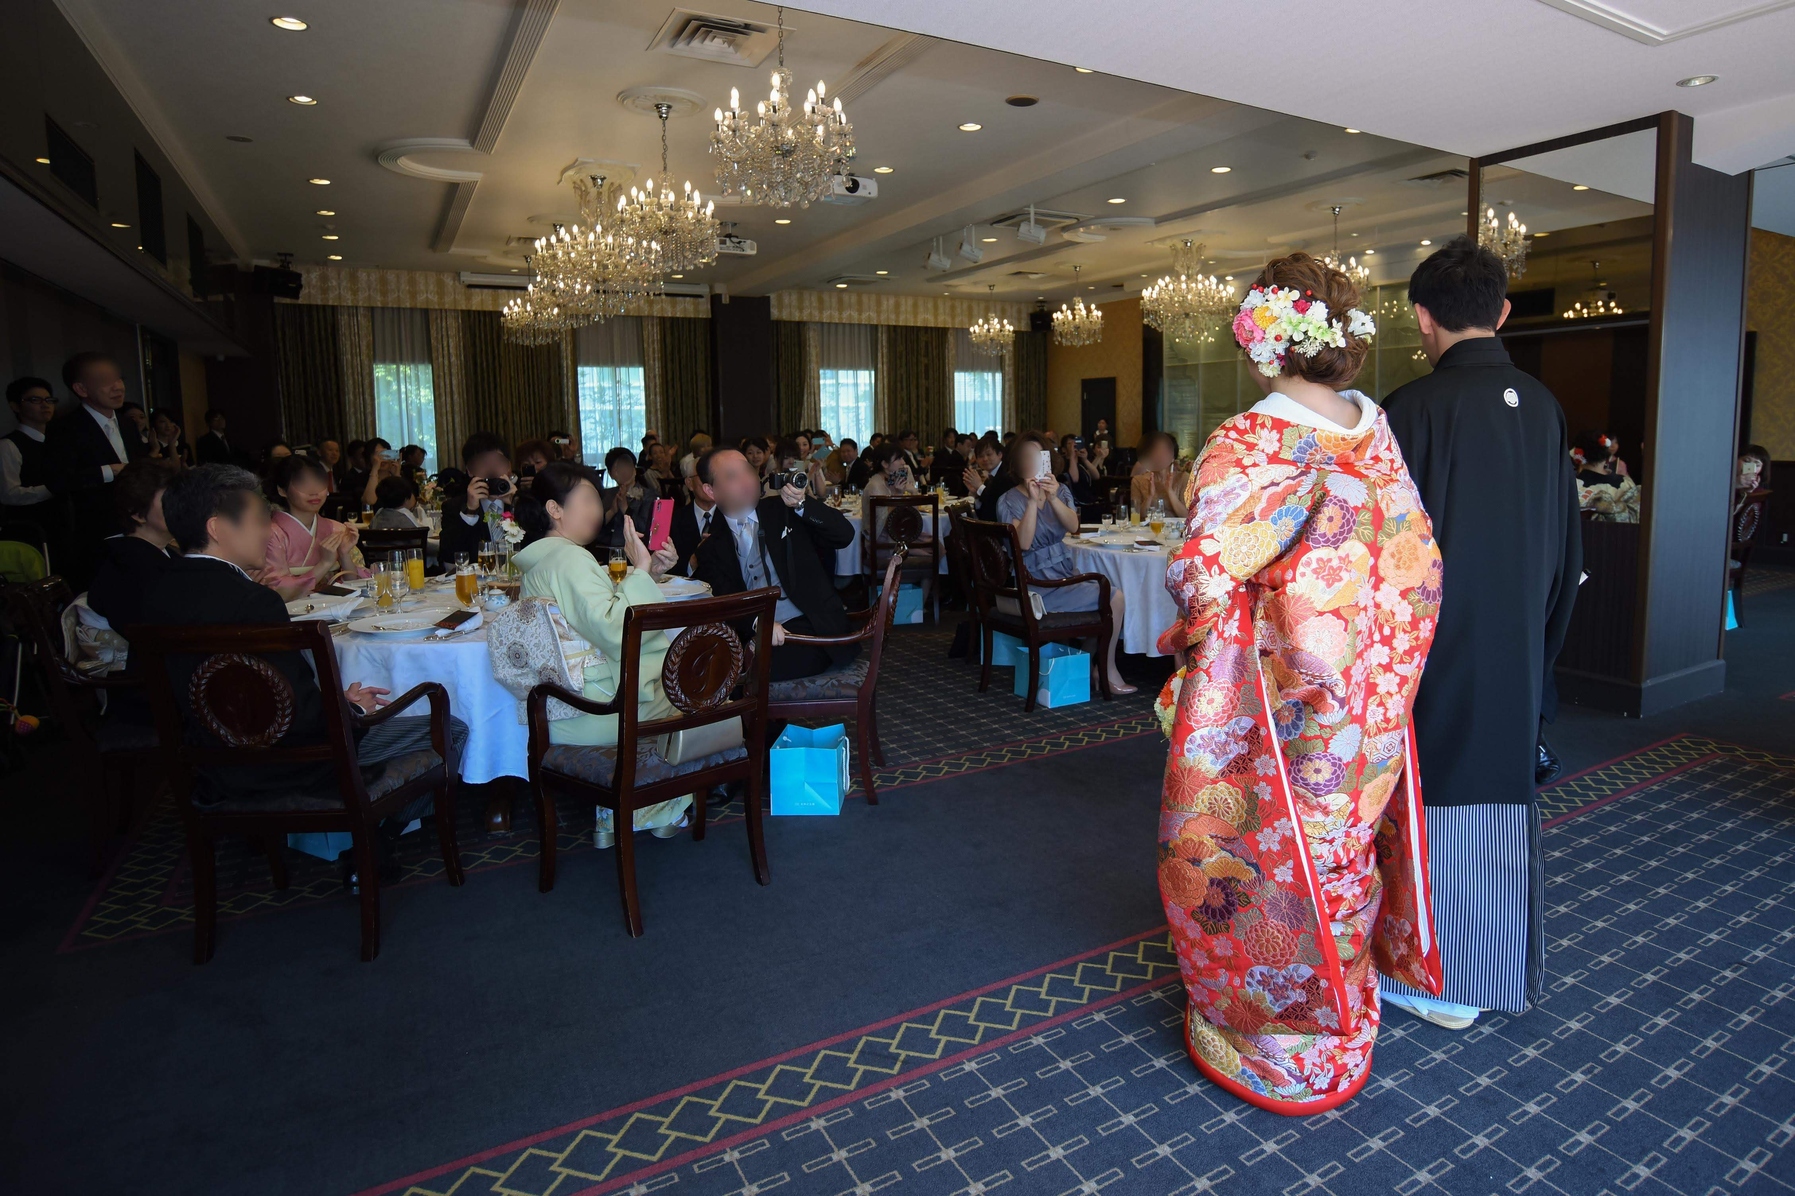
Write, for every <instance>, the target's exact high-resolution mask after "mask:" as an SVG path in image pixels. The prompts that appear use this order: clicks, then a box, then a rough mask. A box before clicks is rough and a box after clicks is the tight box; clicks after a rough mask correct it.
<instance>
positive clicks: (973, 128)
mask: <svg viewBox="0 0 1795 1196" xmlns="http://www.w3.org/2000/svg"><path fill="white" fill-rule="evenodd" d="M984 127H985V126H984V125H981V124H979V123H978V122H977V121H976V120H969V121H967V122H966V123H965V124H963V125H961V126H960V132H962V133H976V132H978V131H979V130H980V129H982V128H984Z"/></svg>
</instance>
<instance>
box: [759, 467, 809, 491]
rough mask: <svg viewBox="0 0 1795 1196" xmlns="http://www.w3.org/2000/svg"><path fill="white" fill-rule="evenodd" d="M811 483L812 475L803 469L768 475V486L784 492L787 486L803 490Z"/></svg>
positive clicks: (781, 471)
mask: <svg viewBox="0 0 1795 1196" xmlns="http://www.w3.org/2000/svg"><path fill="white" fill-rule="evenodd" d="M809 482H810V475H809V474H807V473H805V472H804V471H803V470H801V469H792V470H784V469H782V470H780V471H779V472H777V473H770V474H768V475H767V485H769V486H771V487H772V488H773V489H775V490H783V489H785V488H786V487H787V486H797V487H798V488H800V489H802V488H803V487H804V486H805V485H807V484H808V483H809Z"/></svg>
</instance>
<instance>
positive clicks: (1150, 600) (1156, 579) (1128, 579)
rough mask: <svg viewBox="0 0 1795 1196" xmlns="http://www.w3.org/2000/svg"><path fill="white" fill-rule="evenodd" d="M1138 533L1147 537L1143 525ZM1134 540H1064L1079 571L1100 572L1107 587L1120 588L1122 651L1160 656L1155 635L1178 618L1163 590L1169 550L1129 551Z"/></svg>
mask: <svg viewBox="0 0 1795 1196" xmlns="http://www.w3.org/2000/svg"><path fill="white" fill-rule="evenodd" d="M1140 533H1141V538H1143V539H1144V538H1147V531H1146V529H1145V528H1142V529H1140ZM1134 540H1135V537H1134V536H1132V535H1119V536H1112V537H1108V538H1104V539H1099V540H1086V539H1082V538H1078V537H1072V538H1068V539H1067V540H1066V547H1067V548H1069V549H1071V550H1072V561H1073V563H1074V565H1075V566H1076V567H1077V569H1078V571H1079V572H1080V573H1101V574H1103V576H1105V577H1107V578H1109V581H1110V585H1111V586H1113V587H1118V588H1120V589H1121V591H1122V601H1123V608H1122V650H1123V651H1124V652H1143V653H1145V654H1146V655H1148V656H1160V655H1163V653H1161V652H1160V651H1159V634H1160V632H1162V631H1164V630H1165V629H1166V628H1168V627H1170V626H1171V625H1172V624H1173V623H1174V622H1176V621H1177V619H1178V605H1177V603H1175V602H1173V601H1172V596H1171V595H1170V594H1168V593H1166V566H1167V565H1168V564H1169V563H1170V562H1171V551H1170V550H1169V549H1165V548H1160V549H1157V550H1153V551H1147V552H1132V551H1130V550H1129V546H1130V545H1131V544H1133V543H1134Z"/></svg>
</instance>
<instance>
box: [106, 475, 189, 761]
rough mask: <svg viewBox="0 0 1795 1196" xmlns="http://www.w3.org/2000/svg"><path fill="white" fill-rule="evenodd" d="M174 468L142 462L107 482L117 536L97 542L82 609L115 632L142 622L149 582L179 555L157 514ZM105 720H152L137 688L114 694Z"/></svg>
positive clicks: (127, 661) (128, 665) (128, 668)
mask: <svg viewBox="0 0 1795 1196" xmlns="http://www.w3.org/2000/svg"><path fill="white" fill-rule="evenodd" d="M179 470H180V466H179V465H177V464H176V463H175V462H173V461H165V460H159V459H154V458H146V459H145V460H142V461H133V462H131V464H129V465H127V466H125V467H124V468H123V469H122V470H120V471H119V475H118V480H117V481H115V482H114V483H112V498H113V501H114V502H116V503H117V504H118V515H119V534H118V535H116V536H113V537H111V538H110V539H107V540H102V541H101V542H100V562H99V564H98V565H97V566H96V567H95V568H94V575H93V584H91V585H89V586H88V587H87V606H88V609H89V610H91V611H93V612H94V613H95V614H97V615H99V616H100V617H101V618H102V619H105V620H106V622H107V623H109V624H111V625H112V629H113V630H114V631H119V632H122V629H123V628H126V627H134V626H136V625H137V624H139V623H141V622H143V600H144V595H145V594H147V593H148V592H149V589H150V584H151V582H152V581H154V580H155V578H156V577H157V576H158V575H159V574H160V573H161V572H162V571H163V570H164V569H166V568H168V565H169V562H170V561H173V560H175V559H177V558H178V557H179V556H180V550H179V549H178V548H177V547H176V546H175V542H174V536H173V535H172V534H171V533H170V532H169V530H168V523H167V521H166V520H165V519H164V518H163V515H162V492H163V491H164V490H165V489H166V488H167V487H168V483H169V482H170V481H171V480H172V479H173V478H174V476H175V474H176V473H177V472H179ZM131 662H132V658H131V657H129V656H127V657H126V658H125V672H124V675H125V676H126V677H130V676H132V675H133V672H132V667H131ZM106 717H107V718H111V719H118V720H120V721H122V722H128V723H133V724H136V725H138V726H148V725H149V724H150V722H151V718H150V711H149V707H148V705H146V704H145V702H144V700H143V694H142V691H140V690H136V689H122V690H117V691H115V692H114V693H113V695H112V698H111V700H110V701H109V702H108V703H107V705H106Z"/></svg>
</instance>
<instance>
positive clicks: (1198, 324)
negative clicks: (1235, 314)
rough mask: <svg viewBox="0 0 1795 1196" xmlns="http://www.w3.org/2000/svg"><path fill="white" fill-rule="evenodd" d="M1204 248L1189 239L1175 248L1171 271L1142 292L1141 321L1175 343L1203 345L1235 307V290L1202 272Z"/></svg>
mask: <svg viewBox="0 0 1795 1196" xmlns="http://www.w3.org/2000/svg"><path fill="white" fill-rule="evenodd" d="M1202 260H1203V246H1201V245H1197V244H1193V243H1192V241H1191V239H1190V238H1189V237H1186V238H1185V239H1184V243H1183V244H1182V245H1174V246H1172V269H1173V271H1174V273H1171V274H1168V275H1166V276H1165V277H1163V278H1161V279H1160V280H1159V281H1158V282H1155V283H1154V284H1153V285H1152V286H1149V287H1148V288H1147V289H1146V290H1144V291H1142V292H1141V319H1143V320H1144V321H1146V323H1147V325H1148V326H1149V327H1152V328H1157V329H1159V331H1160V332H1162V333H1164V334H1165V335H1166V336H1167V337H1169V338H1171V339H1172V340H1175V341H1193V342H1198V343H1201V342H1202V341H1203V339H1204V333H1205V332H1207V331H1212V330H1211V329H1210V327H1209V326H1210V325H1212V324H1213V323H1214V322H1215V320H1216V318H1217V317H1218V316H1221V315H1222V314H1223V313H1224V312H1227V311H1228V310H1229V309H1230V308H1232V307H1233V306H1234V288H1233V287H1231V286H1229V285H1228V284H1227V283H1225V282H1223V281H1222V280H1221V279H1219V278H1217V277H1216V276H1215V275H1213V274H1210V275H1204V274H1203V273H1202V272H1201V270H1200V269H1199V263H1201V262H1202Z"/></svg>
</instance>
